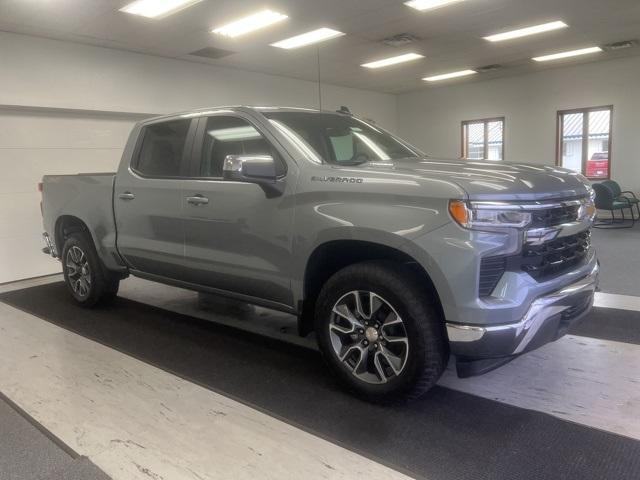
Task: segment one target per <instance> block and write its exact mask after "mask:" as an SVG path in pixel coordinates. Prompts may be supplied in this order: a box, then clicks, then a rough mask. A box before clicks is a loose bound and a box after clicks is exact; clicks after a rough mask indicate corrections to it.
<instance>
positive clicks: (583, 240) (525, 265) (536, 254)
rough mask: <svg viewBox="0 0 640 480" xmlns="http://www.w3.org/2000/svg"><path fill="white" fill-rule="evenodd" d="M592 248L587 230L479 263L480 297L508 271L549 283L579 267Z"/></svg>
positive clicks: (485, 259) (492, 287) (488, 292)
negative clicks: (526, 274) (515, 253)
mask: <svg viewBox="0 0 640 480" xmlns="http://www.w3.org/2000/svg"><path fill="white" fill-rule="evenodd" d="M590 245H591V232H590V231H589V230H586V231H584V232H580V233H578V234H575V235H570V236H568V237H562V238H557V239H555V240H552V241H550V242H546V243H543V244H542V245H529V244H525V245H524V246H523V247H522V251H521V252H520V254H518V255H511V256H504V255H501V256H496V257H486V258H483V259H482V262H481V263H480V278H479V284H478V295H479V296H480V297H487V296H489V295H491V292H493V290H494V289H495V287H496V285H497V284H498V282H499V281H500V278H502V275H503V274H504V273H505V272H507V271H511V272H526V273H528V274H529V275H531V276H532V277H533V278H534V279H535V280H537V281H538V282H543V281H546V280H550V279H552V278H554V277H557V276H559V275H562V274H563V273H565V272H567V271H569V270H571V269H572V268H574V267H576V266H578V265H580V264H581V263H582V262H583V261H584V259H585V258H586V256H587V253H588V252H589V248H590Z"/></svg>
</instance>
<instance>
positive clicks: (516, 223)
mask: <svg viewBox="0 0 640 480" xmlns="http://www.w3.org/2000/svg"><path fill="white" fill-rule="evenodd" d="M449 213H450V214H451V216H452V217H453V219H454V220H455V221H456V222H458V224H460V226H462V227H464V228H471V229H479V230H481V229H485V228H489V229H492V228H524V227H526V226H527V225H529V224H530V223H531V213H530V212H524V211H522V210H521V209H520V207H518V206H517V205H504V204H500V203H491V202H465V201H464V200H451V201H449Z"/></svg>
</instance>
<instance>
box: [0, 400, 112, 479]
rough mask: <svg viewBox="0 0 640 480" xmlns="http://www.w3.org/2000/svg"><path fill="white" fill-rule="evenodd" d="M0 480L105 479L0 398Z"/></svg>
mask: <svg viewBox="0 0 640 480" xmlns="http://www.w3.org/2000/svg"><path fill="white" fill-rule="evenodd" d="M0 479H1V480H76V479H77V480H109V477H108V476H107V475H106V474H105V473H104V472H102V471H101V470H100V469H99V468H98V467H96V466H95V465H94V464H93V463H91V462H90V461H89V460H88V459H86V458H84V457H79V456H78V455H77V454H76V453H75V452H73V451H72V450H70V449H69V448H68V447H67V446H65V445H64V444H62V443H61V442H60V441H59V440H58V439H56V438H55V437H53V436H52V435H51V434H50V433H49V432H47V431H46V430H44V429H43V427H41V426H39V425H37V424H36V423H35V421H34V420H33V419H31V418H30V417H29V416H28V415H26V414H25V413H24V412H23V411H21V410H20V409H19V407H17V406H16V405H15V404H13V403H12V402H11V401H10V400H9V399H7V398H6V397H5V396H4V395H0Z"/></svg>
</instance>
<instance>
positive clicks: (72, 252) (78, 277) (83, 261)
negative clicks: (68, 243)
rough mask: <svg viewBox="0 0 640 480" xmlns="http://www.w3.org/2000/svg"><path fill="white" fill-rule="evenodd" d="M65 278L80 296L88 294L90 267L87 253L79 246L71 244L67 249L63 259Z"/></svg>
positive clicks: (89, 289)
mask: <svg viewBox="0 0 640 480" xmlns="http://www.w3.org/2000/svg"><path fill="white" fill-rule="evenodd" d="M65 265H66V267H67V278H68V279H69V285H71V289H72V290H73V291H74V293H76V294H77V295H78V296H80V297H81V298H85V297H87V296H89V293H90V292H91V267H89V260H88V259H87V255H86V254H85V253H84V252H83V251H82V249H81V248H80V247H77V246H76V245H73V246H72V247H71V248H69V250H68V251H67V258H66V259H65Z"/></svg>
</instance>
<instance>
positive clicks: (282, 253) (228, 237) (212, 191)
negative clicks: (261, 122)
mask: <svg viewBox="0 0 640 480" xmlns="http://www.w3.org/2000/svg"><path fill="white" fill-rule="evenodd" d="M274 145H275V143H274V142H273V141H271V139H270V138H269V137H268V136H267V135H266V134H264V133H261V132H260V131H259V129H258V127H256V126H254V124H253V123H251V121H250V119H248V118H246V117H244V116H242V115H241V114H237V116H236V115H234V116H232V115H229V114H225V115H213V116H209V117H204V118H202V119H200V125H199V127H198V134H197V136H196V140H195V144H194V149H193V161H192V163H193V167H192V169H193V170H192V172H191V174H192V177H195V178H191V179H187V180H185V182H184V189H183V196H182V197H183V198H182V202H183V212H184V229H185V230H184V231H185V265H186V268H187V272H188V273H187V275H188V281H190V282H192V283H196V284H200V285H205V286H208V287H213V288H215V289H219V290H225V291H231V292H234V293H239V294H242V295H246V296H249V297H254V298H257V299H263V300H268V301H271V302H276V303H279V304H283V305H286V306H291V304H292V298H291V293H290V292H291V285H290V278H291V272H290V267H291V243H292V242H291V240H292V238H291V223H292V220H293V208H294V204H293V202H292V198H291V194H292V192H293V189H294V188H295V181H294V177H295V169H293V168H289V171H287V166H286V163H285V160H284V157H283V154H284V152H282V151H279V150H278V148H276V147H275V146H274ZM242 154H255V155H271V156H273V157H274V158H275V159H276V161H277V162H279V165H280V167H279V168H280V169H281V174H282V175H283V176H285V175H286V179H285V182H286V188H285V192H284V193H283V194H282V195H280V196H275V197H273V196H268V195H267V194H266V193H265V191H264V190H263V189H262V187H260V186H259V185H256V184H252V183H242V182H235V181H225V180H223V179H222V165H223V162H224V159H225V157H226V156H227V155H242Z"/></svg>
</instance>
